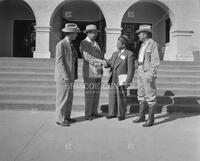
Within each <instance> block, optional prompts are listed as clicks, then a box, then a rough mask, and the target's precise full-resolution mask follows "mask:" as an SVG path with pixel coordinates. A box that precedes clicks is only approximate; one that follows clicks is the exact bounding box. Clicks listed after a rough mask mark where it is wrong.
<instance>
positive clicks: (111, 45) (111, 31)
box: [105, 28, 122, 59]
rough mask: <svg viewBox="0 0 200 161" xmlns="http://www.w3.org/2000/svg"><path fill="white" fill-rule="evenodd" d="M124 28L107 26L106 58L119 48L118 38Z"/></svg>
mask: <svg viewBox="0 0 200 161" xmlns="http://www.w3.org/2000/svg"><path fill="white" fill-rule="evenodd" d="M121 30H122V28H106V29H105V31H106V54H105V58H106V59H109V58H110V57H111V56H112V53H113V52H115V51H116V50H117V38H118V37H119V36H120V35H121Z"/></svg>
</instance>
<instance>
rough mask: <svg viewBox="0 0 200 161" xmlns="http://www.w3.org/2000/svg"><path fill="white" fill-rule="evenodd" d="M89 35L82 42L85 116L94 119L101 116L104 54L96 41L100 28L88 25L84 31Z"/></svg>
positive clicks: (87, 118)
mask: <svg viewBox="0 0 200 161" xmlns="http://www.w3.org/2000/svg"><path fill="white" fill-rule="evenodd" d="M83 32H84V33H85V34H87V37H86V38H85V39H84V40H82V41H81V43H80V52H81V53H82V56H83V79H84V83H85V118H86V120H92V119H93V117H100V115H99V114H98V111H97V109H98V106H99V96H100V89H101V77H102V75H103V68H102V62H103V58H104V54H103V53H102V52H101V49H100V47H99V45H98V44H97V42H96V41H95V39H96V37H97V34H98V33H99V30H97V27H96V25H93V24H91V25H88V26H86V29H85V30H84V31H83Z"/></svg>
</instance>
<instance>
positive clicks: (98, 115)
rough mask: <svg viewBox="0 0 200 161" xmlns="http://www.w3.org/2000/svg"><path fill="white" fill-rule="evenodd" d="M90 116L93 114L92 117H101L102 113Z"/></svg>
mask: <svg viewBox="0 0 200 161" xmlns="http://www.w3.org/2000/svg"><path fill="white" fill-rule="evenodd" d="M92 116H94V117H102V115H101V114H98V113H97V114H93V115H92Z"/></svg>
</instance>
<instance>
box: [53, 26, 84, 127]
mask: <svg viewBox="0 0 200 161" xmlns="http://www.w3.org/2000/svg"><path fill="white" fill-rule="evenodd" d="M62 31H63V32H65V33H66V37H65V38H64V39H63V40H61V41H60V42H58V44H57V45H56V57H55V81H56V123H57V124H58V125H61V126H70V123H71V122H75V120H74V119H71V118H70V115H71V109H72V101H73V84H74V80H75V79H77V77H78V74H77V68H78V63H77V61H78V56H77V53H76V50H75V49H74V47H73V44H72V41H73V40H75V39H76V37H77V33H79V32H80V29H79V28H78V27H77V25H76V24H74V23H67V24H65V28H63V29H62Z"/></svg>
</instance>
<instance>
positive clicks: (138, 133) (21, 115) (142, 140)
mask: <svg viewBox="0 0 200 161" xmlns="http://www.w3.org/2000/svg"><path fill="white" fill-rule="evenodd" d="M72 117H73V118H77V120H78V122H77V123H74V124H72V125H71V126H70V127H61V126H58V125H56V124H55V120H54V112H48V111H44V112H41V111H6V110H5V111H0V161H133V160H135V161H199V160H200V126H199V125H200V114H170V115H169V114H158V115H156V124H155V126H152V127H150V128H144V127H142V123H139V124H134V123H132V120H133V119H135V117H136V116H135V115H129V116H127V117H128V118H127V119H126V120H124V121H120V122H119V121H118V120H117V119H111V120H106V119H105V117H102V118H99V119H95V120H93V121H85V120H84V117H83V112H73V113H72Z"/></svg>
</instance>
